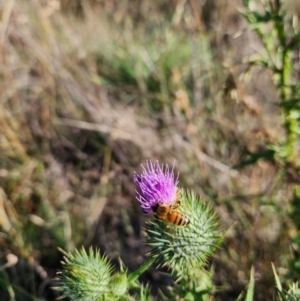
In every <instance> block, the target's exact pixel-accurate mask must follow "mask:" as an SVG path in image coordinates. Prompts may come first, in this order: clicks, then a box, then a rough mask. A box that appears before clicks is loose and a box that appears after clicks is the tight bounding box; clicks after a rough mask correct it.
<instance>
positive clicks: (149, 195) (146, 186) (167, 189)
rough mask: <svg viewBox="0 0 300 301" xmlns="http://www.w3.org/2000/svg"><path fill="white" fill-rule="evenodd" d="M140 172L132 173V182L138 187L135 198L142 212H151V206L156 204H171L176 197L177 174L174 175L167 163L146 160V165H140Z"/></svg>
mask: <svg viewBox="0 0 300 301" xmlns="http://www.w3.org/2000/svg"><path fill="white" fill-rule="evenodd" d="M142 168H143V171H142V173H141V174H137V173H135V174H134V178H133V180H134V183H135V184H136V185H137V186H138V187H139V188H140V192H139V191H137V193H138V196H137V200H138V201H139V202H140V204H141V207H142V209H143V211H144V213H146V214H149V213H152V212H153V210H152V208H153V207H155V206H156V205H158V204H162V203H164V204H166V205H171V204H173V203H174V201H175V198H176V190H177V185H178V182H179V181H178V176H177V177H176V178H175V176H174V165H173V167H172V169H170V168H169V166H168V165H167V164H165V165H164V164H161V165H160V164H159V162H158V161H156V163H152V161H150V160H147V163H146V167H144V166H143V165H142Z"/></svg>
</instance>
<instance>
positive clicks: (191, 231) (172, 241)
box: [146, 189, 223, 273]
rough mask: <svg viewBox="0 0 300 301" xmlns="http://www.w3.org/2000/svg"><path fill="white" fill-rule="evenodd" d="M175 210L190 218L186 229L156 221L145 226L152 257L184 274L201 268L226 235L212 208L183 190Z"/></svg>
mask: <svg viewBox="0 0 300 301" xmlns="http://www.w3.org/2000/svg"><path fill="white" fill-rule="evenodd" d="M180 192H181V198H180V203H181V206H179V207H178V208H177V209H176V210H177V211H179V212H181V213H182V214H184V215H185V216H186V217H188V218H189V220H190V223H189V224H188V225H187V226H177V225H173V224H171V223H169V222H166V221H163V220H159V219H157V218H154V219H152V220H150V221H148V222H147V223H146V234H147V238H146V242H147V243H148V244H149V245H150V246H152V251H151V252H150V254H149V255H150V256H152V257H155V258H156V260H157V262H158V263H159V264H162V265H163V266H169V267H171V269H172V270H174V271H176V272H181V273H185V272H187V273H188V271H189V270H191V269H193V268H196V267H200V266H202V265H203V264H204V263H205V262H206V261H207V259H208V257H209V256H210V255H212V254H213V252H214V251H215V249H216V248H217V247H218V245H219V244H220V243H221V241H222V238H223V235H222V234H221V231H220V229H219V227H218V223H217V218H216V215H215V213H214V212H213V211H212V209H211V207H210V206H209V205H208V204H206V203H205V202H203V201H201V200H200V199H199V198H197V197H196V196H195V194H193V193H191V192H185V191H184V190H182V189H181V190H180Z"/></svg>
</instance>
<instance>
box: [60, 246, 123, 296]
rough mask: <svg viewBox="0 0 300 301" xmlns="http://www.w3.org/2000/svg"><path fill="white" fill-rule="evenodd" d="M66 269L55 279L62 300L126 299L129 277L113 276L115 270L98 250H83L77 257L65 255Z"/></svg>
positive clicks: (121, 274) (77, 252)
mask: <svg viewBox="0 0 300 301" xmlns="http://www.w3.org/2000/svg"><path fill="white" fill-rule="evenodd" d="M64 254H65V256H64V260H63V261H62V264H63V270H62V271H61V272H60V273H58V276H57V278H56V280H57V282H58V284H59V286H58V287H56V288H57V289H58V290H60V291H61V292H62V297H61V298H69V299H70V300H74V301H77V300H78V301H79V300H80V301H101V300H108V299H109V300H127V297H126V296H127V276H126V274H125V273H116V274H114V275H113V274H112V272H113V268H112V266H111V264H110V262H109V260H108V259H107V257H106V256H101V255H100V252H99V251H93V249H92V248H90V250H89V254H87V252H86V251H85V249H84V248H82V249H81V250H80V251H78V250H76V251H75V253H74V254H71V253H64Z"/></svg>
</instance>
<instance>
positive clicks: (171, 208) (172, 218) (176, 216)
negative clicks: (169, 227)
mask: <svg viewBox="0 0 300 301" xmlns="http://www.w3.org/2000/svg"><path fill="white" fill-rule="evenodd" d="M179 206H180V201H179V200H178V199H176V200H175V202H174V203H173V204H172V205H167V204H164V203H162V204H157V205H156V206H154V207H153V208H152V210H153V211H154V212H155V214H156V217H157V218H159V219H160V220H163V221H167V222H169V223H171V224H174V225H176V226H187V225H188V224H189V223H190V220H189V219H188V218H187V217H186V216H185V215H183V214H182V213H181V212H179V211H176V210H175V209H176V208H178V207H179Z"/></svg>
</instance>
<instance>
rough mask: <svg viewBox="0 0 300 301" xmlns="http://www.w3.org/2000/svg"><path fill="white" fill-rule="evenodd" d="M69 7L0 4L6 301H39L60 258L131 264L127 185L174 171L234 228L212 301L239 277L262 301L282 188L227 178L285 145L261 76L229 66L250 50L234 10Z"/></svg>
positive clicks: (284, 239) (0, 193) (261, 179)
mask: <svg viewBox="0 0 300 301" xmlns="http://www.w3.org/2000/svg"><path fill="white" fill-rule="evenodd" d="M77 3H78V6H76V4H75V1H73V2H72V1H62V5H61V8H60V7H59V2H58V1H55V0H53V1H37V0H32V1H21V0H15V1H13V0H9V1H3V2H2V3H1V4H0V14H1V16H2V18H1V20H2V22H1V30H0V60H1V69H0V77H1V81H0V95H1V96H0V106H1V107H0V154H1V158H0V185H1V190H0V206H1V207H0V227H1V232H0V234H1V235H0V258H3V260H2V261H3V263H4V262H5V256H6V255H7V254H10V253H12V254H15V255H16V256H18V257H19V262H18V264H17V265H16V266H14V267H13V268H10V269H9V270H7V273H6V274H7V277H8V279H10V280H9V282H10V283H11V284H12V287H13V288H14V289H15V292H16V294H17V296H19V298H20V299H18V300H27V299H28V300H34V299H33V297H28V295H27V294H28V293H26V294H25V292H24V291H23V290H25V291H26V290H27V291H28V292H29V294H30V295H31V296H37V297H41V296H45V297H47V298H51V296H52V295H51V294H52V293H51V292H49V291H48V290H45V287H46V286H48V285H51V280H50V279H51V277H52V276H53V274H54V272H55V269H56V268H58V267H59V258H60V255H59V254H58V253H57V250H56V248H57V247H62V248H64V249H66V250H72V249H73V248H74V247H75V246H77V247H78V246H80V245H82V244H83V245H89V244H91V243H92V244H94V245H97V246H100V247H101V250H102V251H105V252H106V253H107V254H108V255H109V256H110V257H112V258H114V259H116V258H117V257H118V256H120V257H121V258H122V260H123V261H124V262H125V264H126V265H127V266H128V267H129V268H130V269H134V268H136V267H137V266H138V265H139V264H141V262H142V261H143V260H144V254H145V247H144V246H143V245H142V243H141V239H142V230H141V229H142V226H143V222H144V217H143V216H142V215H141V212H140V209H139V208H138V204H137V202H135V199H134V187H133V184H132V175H133V171H134V170H139V164H140V163H141V162H143V161H144V160H145V159H146V158H151V159H159V160H161V161H163V162H167V163H172V162H173V160H174V159H175V160H176V162H177V163H176V167H177V169H178V171H180V181H181V184H182V185H183V186H185V187H187V188H190V189H193V190H195V191H196V192H197V193H199V194H201V195H202V196H203V197H204V198H206V199H212V202H214V204H215V208H216V210H217V212H218V214H219V216H220V220H221V223H222V225H223V226H224V228H229V227H231V228H230V230H229V232H228V235H227V238H226V241H225V243H224V245H223V247H222V249H221V250H220V251H219V252H218V254H217V256H216V258H215V260H214V265H215V269H216V273H215V283H216V284H217V285H222V287H223V288H222V293H221V294H220V296H221V297H222V300H235V298H236V297H237V295H238V294H239V293H240V291H241V290H243V289H244V288H245V286H246V284H247V283H248V279H249V273H250V268H251V266H252V265H254V266H255V269H256V279H257V282H258V285H257V299H256V300H267V299H268V298H267V297H266V296H268V297H270V296H272V294H273V293H274V289H273V288H274V280H273V276H272V271H271V262H275V264H276V265H277V266H279V267H280V266H284V267H287V258H288V255H285V254H287V252H288V247H289V235H288V231H289V230H288V226H287V223H288V222H287V220H286V207H287V201H288V199H289V189H288V186H285V184H284V183H283V182H282V180H281V177H280V175H278V169H277V168H276V167H274V166H272V165H270V164H267V163H263V162H261V163H258V164H256V165H251V166H248V167H246V168H243V169H240V170H234V169H232V167H233V166H235V165H236V164H238V163H239V162H240V159H241V158H242V157H243V156H245V154H246V151H247V150H250V151H255V150H259V149H261V148H262V146H264V145H265V144H266V143H267V142H270V141H271V142H272V141H273V142H276V141H277V140H278V139H279V138H280V135H282V134H283V130H282V125H281V122H282V121H281V117H280V112H279V110H278V108H277V105H276V103H277V94H276V89H275V87H274V86H273V84H272V80H271V74H269V73H268V72H266V71H264V70H263V69H260V68H258V67H256V68H252V69H248V68H247V66H246V65H245V64H243V63H242V61H243V57H245V56H247V55H250V54H253V53H255V52H259V51H262V49H261V46H260V43H259V41H258V40H257V38H256V37H255V36H254V35H253V34H251V33H249V32H247V31H243V30H244V29H245V28H246V23H245V21H244V20H243V19H242V18H241V16H240V14H239V12H238V11H237V10H236V7H237V6H239V5H241V3H240V2H239V1H231V2H230V3H228V1H206V2H205V3H203V4H201V3H200V2H196V1H193V0H190V1H172V5H171V4H170V3H169V4H168V5H166V3H164V2H163V1H158V2H156V4H153V3H152V1H146V0H145V1H141V2H137V3H133V2H126V1H120V2H116V3H113V2H110V1H94V2H93V1H91V3H90V4H86V5H80V2H79V1H77ZM74 12H76V14H75V15H74ZM238 32H241V34H240V35H236V36H238V37H235V34H236V33H238ZM233 225H234V226H233ZM39 268H40V270H39ZM41 269H42V271H43V272H39V271H41ZM20 271H21V272H20ZM28 271H29V274H30V275H31V276H30V277H29V278H27V279H26V281H24V279H22V277H19V278H13V276H12V275H14V273H22V274H24V275H25V274H26V273H27V272H28ZM148 277H149V278H148V279H151V277H152V279H153V278H155V277H158V276H157V272H155V271H153V273H152V274H151V275H150V274H149V275H148ZM25 278H26V277H25ZM3 279H4V278H3ZM12 279H13V280H12ZM3 283H4V282H3V281H2V283H1V289H0V291H1V290H3V287H5V285H4V284H3ZM36 283H37V285H36V286H35V284H36ZM5 294H7V292H5ZM49 296H50V297H49ZM22 298H23V299H22ZM231 298H232V299H231ZM266 298H267V299H266ZM270 298H271V297H270ZM270 298H269V299H270ZM49 300H50V299H49Z"/></svg>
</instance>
